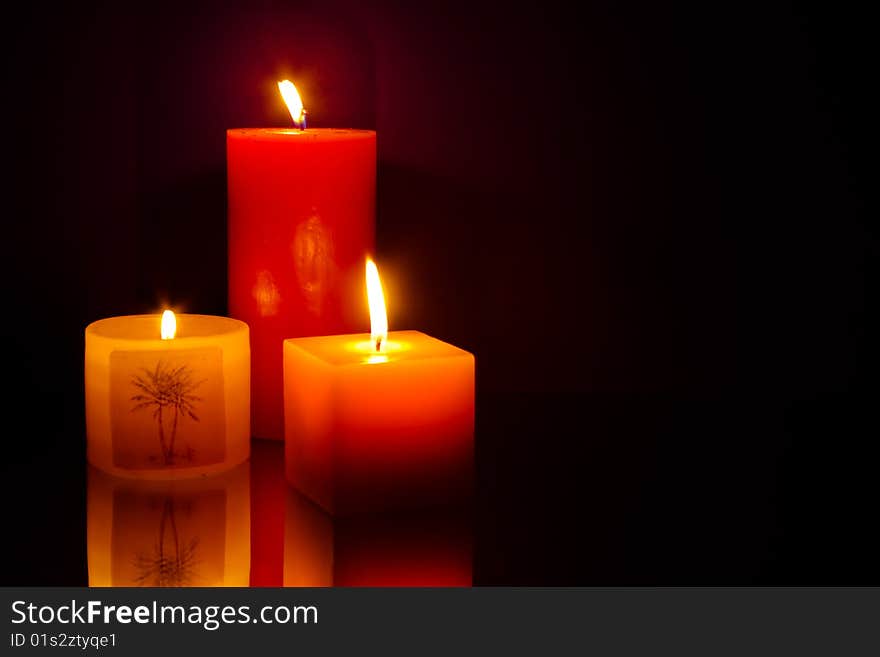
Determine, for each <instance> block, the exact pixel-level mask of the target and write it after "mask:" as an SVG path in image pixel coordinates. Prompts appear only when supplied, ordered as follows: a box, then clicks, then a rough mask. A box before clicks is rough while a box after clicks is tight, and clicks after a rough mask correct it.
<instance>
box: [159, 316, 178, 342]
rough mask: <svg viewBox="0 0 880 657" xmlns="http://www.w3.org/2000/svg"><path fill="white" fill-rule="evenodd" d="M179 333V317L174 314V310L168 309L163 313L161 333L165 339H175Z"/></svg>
mask: <svg viewBox="0 0 880 657" xmlns="http://www.w3.org/2000/svg"><path fill="white" fill-rule="evenodd" d="M176 333H177V318H176V317H175V316H174V311H173V310H166V311H165V312H164V313H162V328H161V335H162V339H163V340H173V339H174V335H175V334H176Z"/></svg>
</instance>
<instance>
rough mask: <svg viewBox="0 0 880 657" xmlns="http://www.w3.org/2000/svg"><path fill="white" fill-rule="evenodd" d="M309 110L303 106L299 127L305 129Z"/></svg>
mask: <svg viewBox="0 0 880 657" xmlns="http://www.w3.org/2000/svg"><path fill="white" fill-rule="evenodd" d="M307 114H308V112H307V111H306V110H305V108H303V110H302V111H301V112H300V114H299V129H300V130H303V131H305V129H306V126H307V123H306V115H307Z"/></svg>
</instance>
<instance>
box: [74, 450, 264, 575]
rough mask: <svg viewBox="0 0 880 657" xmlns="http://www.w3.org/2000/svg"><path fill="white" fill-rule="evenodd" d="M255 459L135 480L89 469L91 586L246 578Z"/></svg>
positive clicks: (248, 559)
mask: <svg viewBox="0 0 880 657" xmlns="http://www.w3.org/2000/svg"><path fill="white" fill-rule="evenodd" d="M249 473H250V467H249V464H247V463H243V464H241V465H239V466H238V467H236V468H234V469H232V470H230V471H229V472H224V473H222V474H219V475H215V476H211V477H199V478H196V479H185V480H174V481H135V480H132V479H121V478H118V477H113V476H112V475H108V474H105V473H103V472H101V471H100V470H98V469H97V468H89V472H88V559H89V586H247V585H248V578H249V571H250V485H249V481H250V476H249Z"/></svg>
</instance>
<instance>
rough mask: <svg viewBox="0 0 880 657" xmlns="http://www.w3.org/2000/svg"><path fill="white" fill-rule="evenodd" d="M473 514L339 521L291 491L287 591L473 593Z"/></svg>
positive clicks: (438, 512)
mask: <svg viewBox="0 0 880 657" xmlns="http://www.w3.org/2000/svg"><path fill="white" fill-rule="evenodd" d="M472 583H473V568H472V541H471V528H470V518H469V514H468V513H466V512H464V511H461V510H455V511H449V510H430V511H424V510H423V511H419V512H407V513H393V514H367V515H357V516H350V517H344V518H333V517H331V516H330V515H328V514H327V513H325V512H324V511H322V510H321V509H320V508H319V507H318V506H316V505H315V504H313V503H312V502H311V501H309V500H308V499H307V498H306V497H305V496H303V495H302V494H301V493H299V492H297V491H296V490H295V489H294V488H292V487H288V490H287V500H286V507H285V526H284V586H471V585H472Z"/></svg>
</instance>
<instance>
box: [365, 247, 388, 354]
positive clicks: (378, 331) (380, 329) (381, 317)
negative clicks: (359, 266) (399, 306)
mask: <svg viewBox="0 0 880 657" xmlns="http://www.w3.org/2000/svg"><path fill="white" fill-rule="evenodd" d="M367 302H368V303H369V305H370V341H371V342H372V343H373V344H374V345H376V351H383V350H384V349H385V343H386V342H387V341H388V314H387V312H386V311H385V295H384V294H383V293H382V282H381V281H380V280H379V270H378V269H377V268H376V263H375V262H373V261H372V260H370V259H369V258H367Z"/></svg>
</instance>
